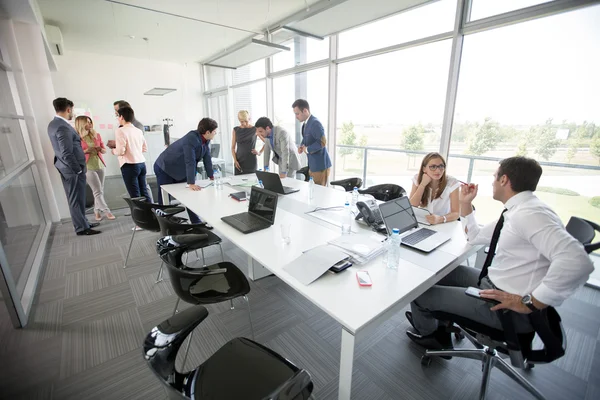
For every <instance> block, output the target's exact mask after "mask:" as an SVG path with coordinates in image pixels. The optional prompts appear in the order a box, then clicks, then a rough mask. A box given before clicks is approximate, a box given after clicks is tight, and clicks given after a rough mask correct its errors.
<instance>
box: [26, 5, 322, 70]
mask: <svg viewBox="0 0 600 400" xmlns="http://www.w3.org/2000/svg"><path fill="white" fill-rule="evenodd" d="M119 1H120V2H121V3H125V4H129V5H134V6H137V7H143V8H148V9H153V10H157V11H161V12H167V13H171V14H177V15H183V16H186V17H190V18H194V19H199V20H204V21H210V22H212V23H218V24H221V25H225V26H229V27H236V28H239V29H241V30H236V29H231V28H228V27H222V26H216V25H213V24H207V23H203V22H198V21H193V20H189V19H185V18H180V17H176V16H172V15H165V14H161V13H157V12H153V11H148V10H144V9H140V8H134V7H130V6H128V5H122V4H115V3H111V2H108V1H105V0H38V3H39V6H40V10H41V12H42V15H43V17H44V21H45V23H46V24H50V25H56V26H58V27H59V28H60V30H61V32H62V35H63V38H64V45H65V50H66V51H67V52H68V51H82V52H89V53H97V54H107V55H119V56H128V57H136V58H145V59H154V60H162V61H170V62H193V61H201V60H203V59H206V58H208V57H209V56H211V55H214V54H216V53H219V52H221V51H223V50H225V49H226V48H227V47H228V46H232V45H234V44H236V43H237V42H239V41H240V40H243V39H245V38H248V37H252V36H255V35H254V34H253V33H252V32H256V33H260V32H262V31H263V30H264V29H266V28H267V26H271V25H272V24H274V23H276V22H278V21H280V20H282V19H284V18H286V17H287V16H289V15H292V14H294V13H296V12H298V11H302V10H304V9H306V4H307V3H308V5H312V4H314V3H316V2H318V1H319V0H307V1H305V0H169V1H165V0H119ZM269 8H270V10H269ZM130 35H132V36H135V39H130V38H129V36H130ZM144 37H146V38H148V41H144V40H143V39H142V38H144Z"/></svg>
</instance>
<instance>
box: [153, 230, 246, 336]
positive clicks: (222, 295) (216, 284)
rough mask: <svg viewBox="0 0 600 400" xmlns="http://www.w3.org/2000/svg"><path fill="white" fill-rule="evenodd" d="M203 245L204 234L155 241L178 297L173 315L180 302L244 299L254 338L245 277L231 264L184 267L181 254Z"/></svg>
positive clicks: (166, 237)
mask: <svg viewBox="0 0 600 400" xmlns="http://www.w3.org/2000/svg"><path fill="white" fill-rule="evenodd" d="M204 243H206V235H205V234H200V235H198V234H186V235H175V236H165V237H163V238H160V239H159V240H158V241H157V242H156V251H157V253H158V254H159V255H160V258H161V259H162V260H163V261H164V263H165V264H166V266H167V272H168V273H169V276H170V278H171V286H173V290H174V291H175V293H176V294H177V302H176V303H175V308H174V309H173V315H175V314H176V313H177V307H178V306H179V301H180V300H183V301H185V302H186V303H190V304H194V305H198V304H203V305H206V304H215V303H221V302H223V301H227V300H229V301H230V304H231V309H233V308H234V307H233V299H235V298H238V297H243V298H244V300H246V304H247V305H248V319H249V320H250V330H251V332H252V338H254V327H253V325H252V314H251V311H250V300H249V299H248V296H247V294H248V293H249V292H250V284H249V283H248V280H247V279H246V276H245V275H244V273H243V272H242V271H240V270H239V268H238V267H236V266H235V265H234V264H233V263H230V262H226V261H223V262H220V263H217V264H213V265H209V266H206V267H203V268H188V267H186V266H185V265H184V264H183V260H182V257H183V254H184V253H186V252H188V251H193V250H197V249H200V248H202V246H203V245H204Z"/></svg>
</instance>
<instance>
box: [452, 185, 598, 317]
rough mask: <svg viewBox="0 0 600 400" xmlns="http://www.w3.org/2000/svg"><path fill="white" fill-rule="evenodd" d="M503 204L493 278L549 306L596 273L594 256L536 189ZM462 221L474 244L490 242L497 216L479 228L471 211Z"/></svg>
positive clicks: (499, 284) (490, 273)
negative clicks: (586, 249) (570, 232)
mask: <svg viewBox="0 0 600 400" xmlns="http://www.w3.org/2000/svg"><path fill="white" fill-rule="evenodd" d="M504 206H505V208H506V210H507V211H506V212H505V213H504V226H503V227H502V230H501V231H500V238H499V240H498V247H497V248H496V256H495V257H494V260H493V262H492V265H491V266H490V267H489V269H488V277H489V278H490V280H491V281H492V282H493V283H494V285H496V286H497V287H498V288H499V289H502V290H504V291H505V292H508V293H512V294H518V295H520V296H524V295H526V294H529V293H531V294H532V295H533V297H535V298H536V299H537V300H539V301H541V302H542V303H544V304H547V305H550V306H559V305H561V304H562V302H563V301H564V300H565V299H567V298H568V297H569V296H570V295H572V294H573V293H574V292H575V290H576V289H577V288H578V287H579V286H581V285H583V284H584V283H585V282H586V281H587V279H588V276H589V275H590V273H592V271H594V265H593V263H592V261H591V260H590V257H589V256H588V255H587V254H586V252H585V250H584V249H583V245H582V244H581V243H580V242H578V241H577V240H576V239H575V238H574V237H573V236H571V235H570V234H569V233H568V232H567V231H566V229H565V227H564V226H563V224H562V222H561V221H560V218H559V217H558V215H556V213H555V212H554V211H552V209H551V208H550V207H548V205H546V204H545V203H543V202H542V201H541V200H540V199H538V198H537V197H536V196H535V195H534V194H533V193H532V192H530V191H525V192H521V193H518V194H517V195H515V196H513V197H512V198H511V199H509V200H508V201H507V202H506V203H505V204H504ZM461 221H462V224H463V227H464V228H465V229H466V232H467V240H468V241H469V243H471V244H483V245H489V244H490V242H491V240H492V235H493V233H494V228H495V226H496V223H497V220H496V221H494V222H492V223H490V224H488V225H486V226H484V227H482V228H480V227H479V226H478V225H477V222H476V221H475V216H474V212H472V213H471V214H469V215H468V216H466V217H461Z"/></svg>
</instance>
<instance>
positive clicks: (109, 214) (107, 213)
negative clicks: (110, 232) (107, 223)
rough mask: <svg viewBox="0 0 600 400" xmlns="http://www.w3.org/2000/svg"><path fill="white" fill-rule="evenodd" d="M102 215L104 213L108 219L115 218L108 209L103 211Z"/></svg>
mask: <svg viewBox="0 0 600 400" xmlns="http://www.w3.org/2000/svg"><path fill="white" fill-rule="evenodd" d="M104 215H106V219H110V220H113V219H116V218H117V217H115V216H114V215H113V213H111V212H110V211H107V212H105V213H104Z"/></svg>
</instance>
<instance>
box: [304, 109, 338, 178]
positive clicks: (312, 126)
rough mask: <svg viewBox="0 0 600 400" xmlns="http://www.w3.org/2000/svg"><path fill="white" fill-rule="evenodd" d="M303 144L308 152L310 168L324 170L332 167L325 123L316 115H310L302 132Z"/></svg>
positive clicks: (314, 170)
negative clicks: (324, 127)
mask: <svg viewBox="0 0 600 400" xmlns="http://www.w3.org/2000/svg"><path fill="white" fill-rule="evenodd" d="M302 144H303V145H304V146H306V151H307V152H308V169H310V170H311V171H313V172H318V171H324V170H326V169H327V168H329V167H331V159H330V158H329V153H328V152H327V146H326V145H327V139H326V138H325V129H323V124H321V121H319V120H318V119H317V117H315V116H314V115H311V116H310V117H308V119H307V120H306V122H305V124H304V132H302Z"/></svg>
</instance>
